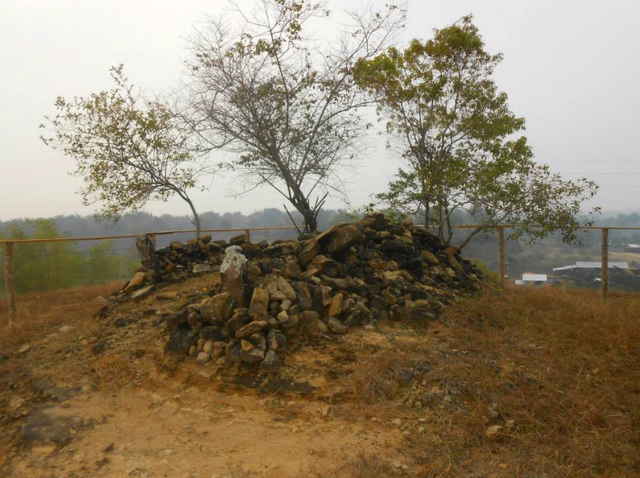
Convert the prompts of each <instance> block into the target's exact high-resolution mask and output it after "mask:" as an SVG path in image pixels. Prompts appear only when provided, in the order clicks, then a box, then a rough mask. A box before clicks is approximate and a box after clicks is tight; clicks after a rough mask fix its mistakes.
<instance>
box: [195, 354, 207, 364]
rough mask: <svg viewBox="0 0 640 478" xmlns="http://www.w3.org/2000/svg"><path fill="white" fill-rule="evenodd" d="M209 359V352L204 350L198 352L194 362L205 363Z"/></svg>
mask: <svg viewBox="0 0 640 478" xmlns="http://www.w3.org/2000/svg"><path fill="white" fill-rule="evenodd" d="M209 360H211V353H207V352H204V351H203V352H200V353H198V356H197V357H196V363H199V364H200V365H204V364H206V363H207V362H209Z"/></svg>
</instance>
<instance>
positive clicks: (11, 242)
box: [0, 224, 640, 324]
mask: <svg viewBox="0 0 640 478" xmlns="http://www.w3.org/2000/svg"><path fill="white" fill-rule="evenodd" d="M479 227H482V228H483V229H484V230H485V231H486V232H487V233H492V232H496V231H497V253H498V257H497V267H496V269H497V273H498V278H499V282H500V283H501V284H502V285H504V281H505V277H506V260H507V250H506V247H505V244H506V239H505V230H507V229H510V228H514V227H515V226H514V225H510V224H501V225H495V226H489V227H487V226H479V225H458V226H452V228H453V229H477V228H479ZM295 229H296V228H295V226H278V227H253V228H247V227H241V228H226V229H202V231H201V232H202V233H214V234H231V233H234V232H241V233H245V234H246V235H247V238H248V239H251V235H252V233H253V234H256V235H257V233H261V232H262V233H264V234H267V233H269V232H270V231H281V232H283V233H284V232H285V231H292V230H295ZM580 229H581V230H584V231H600V233H601V240H600V242H599V243H596V244H591V245H590V246H589V247H590V248H591V250H592V251H593V250H594V248H598V249H599V255H600V260H601V283H600V288H601V294H602V298H603V300H606V298H607V296H608V293H609V233H610V231H640V227H606V226H602V227H600V226H591V227H584V228H580ZM195 232H196V231H195V230H171V231H155V232H150V233H147V234H148V235H149V236H150V237H151V239H152V241H153V243H154V244H155V245H157V243H158V241H159V240H160V239H161V238H164V237H165V236H173V235H184V234H194V233H195ZM139 236H140V234H126V235H114V236H96V237H56V238H49V239H47V238H44V239H43V238H38V239H2V240H0V245H3V246H4V282H5V288H6V298H7V308H8V312H9V323H10V324H11V323H13V322H15V320H16V315H17V313H16V310H17V309H16V287H15V282H14V257H15V251H16V250H17V249H18V248H20V247H22V246H25V245H28V244H46V243H61V242H62V243H64V242H73V243H76V242H85V241H105V240H109V241H122V240H126V239H135V238H137V237H139ZM474 240H475V239H474ZM165 242H166V241H165ZM129 249H133V248H129ZM465 251H466V249H465ZM592 255H593V254H592ZM25 260H28V259H25Z"/></svg>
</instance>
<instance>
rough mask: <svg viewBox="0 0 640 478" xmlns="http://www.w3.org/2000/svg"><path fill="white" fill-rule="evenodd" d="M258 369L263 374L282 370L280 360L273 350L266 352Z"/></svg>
mask: <svg viewBox="0 0 640 478" xmlns="http://www.w3.org/2000/svg"><path fill="white" fill-rule="evenodd" d="M260 368H261V369H262V370H263V371H265V372H277V371H278V370H280V369H281V368H282V360H280V357H278V354H277V353H275V352H274V351H273V350H269V351H267V353H266V354H265V356H264V360H263V361H262V363H261V364H260Z"/></svg>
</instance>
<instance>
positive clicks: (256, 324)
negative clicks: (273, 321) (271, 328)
mask: <svg viewBox="0 0 640 478" xmlns="http://www.w3.org/2000/svg"><path fill="white" fill-rule="evenodd" d="M266 326H267V322H266V321H264V320H260V321H253V322H251V323H249V324H247V325H245V326H244V327H242V328H241V329H239V330H238V331H237V332H236V339H244V338H245V337H249V336H250V335H251V334H255V333H256V332H262V331H263V330H264V329H265V327H266Z"/></svg>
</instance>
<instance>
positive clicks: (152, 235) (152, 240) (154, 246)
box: [149, 234, 158, 251]
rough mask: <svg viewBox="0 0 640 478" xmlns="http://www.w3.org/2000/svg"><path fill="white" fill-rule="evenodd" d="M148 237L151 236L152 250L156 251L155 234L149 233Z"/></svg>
mask: <svg viewBox="0 0 640 478" xmlns="http://www.w3.org/2000/svg"><path fill="white" fill-rule="evenodd" d="M149 237H150V238H151V242H152V243H153V250H154V251H157V250H158V243H157V242H156V235H155V234H149Z"/></svg>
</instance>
